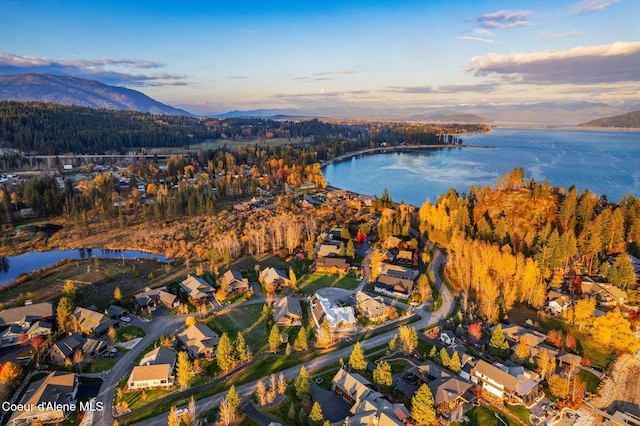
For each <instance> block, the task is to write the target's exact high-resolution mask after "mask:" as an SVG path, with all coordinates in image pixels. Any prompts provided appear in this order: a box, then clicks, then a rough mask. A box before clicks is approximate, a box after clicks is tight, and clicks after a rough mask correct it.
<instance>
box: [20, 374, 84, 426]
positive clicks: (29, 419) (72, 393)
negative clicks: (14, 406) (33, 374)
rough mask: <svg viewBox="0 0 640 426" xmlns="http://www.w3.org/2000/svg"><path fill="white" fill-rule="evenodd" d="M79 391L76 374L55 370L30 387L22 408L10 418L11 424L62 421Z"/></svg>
mask: <svg viewBox="0 0 640 426" xmlns="http://www.w3.org/2000/svg"><path fill="white" fill-rule="evenodd" d="M77 393H78V378H77V376H76V375H75V374H72V373H63V372H61V371H54V372H52V373H49V375H47V377H45V378H43V379H41V380H38V381H36V382H34V383H33V384H31V385H30V386H29V389H28V390H27V391H26V393H25V396H24V397H23V399H22V401H21V402H20V405H18V407H19V408H20V409H19V410H17V411H15V412H14V413H13V414H12V415H11V418H10V419H9V423H8V424H9V425H14V426H17V425H30V424H31V423H33V422H34V421H36V420H39V421H41V422H42V423H60V422H62V421H64V420H65V419H66V418H67V417H68V416H69V415H70V414H71V413H72V412H73V411H74V410H72V409H71V408H72V406H73V405H75V404H76V395H77Z"/></svg>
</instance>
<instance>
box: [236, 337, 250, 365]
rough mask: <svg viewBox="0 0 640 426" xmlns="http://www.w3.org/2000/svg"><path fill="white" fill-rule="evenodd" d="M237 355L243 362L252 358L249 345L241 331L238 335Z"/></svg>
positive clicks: (239, 360)
mask: <svg viewBox="0 0 640 426" xmlns="http://www.w3.org/2000/svg"><path fill="white" fill-rule="evenodd" d="M236 356H237V358H238V362H240V363H241V364H244V363H247V362H249V360H250V359H251V354H250V350H249V347H248V346H247V342H246V341H245V340H244V335H243V334H242V332H240V331H238V337H236Z"/></svg>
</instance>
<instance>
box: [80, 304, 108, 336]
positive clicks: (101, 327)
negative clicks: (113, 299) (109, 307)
mask: <svg viewBox="0 0 640 426" xmlns="http://www.w3.org/2000/svg"><path fill="white" fill-rule="evenodd" d="M71 317H72V321H73V326H74V327H76V329H77V330H78V331H80V332H81V333H84V334H94V335H96V336H100V335H102V334H104V333H106V332H107V330H108V329H109V327H111V326H113V325H115V324H117V321H115V320H112V319H110V318H109V317H108V316H107V315H105V314H103V313H101V312H96V311H94V310H91V309H87V308H83V307H80V306H78V307H77V308H76V309H75V311H73V313H72V314H71Z"/></svg>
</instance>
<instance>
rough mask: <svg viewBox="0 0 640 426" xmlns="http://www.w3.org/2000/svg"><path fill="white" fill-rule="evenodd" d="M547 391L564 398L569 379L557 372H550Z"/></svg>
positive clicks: (567, 390) (567, 389)
mask: <svg viewBox="0 0 640 426" xmlns="http://www.w3.org/2000/svg"><path fill="white" fill-rule="evenodd" d="M547 384H548V385H549V391H550V392H551V394H552V395H554V396H555V397H557V398H560V399H565V398H566V397H567V395H568V394H569V379H566V378H564V377H562V376H561V375H559V374H552V375H551V376H549V379H548V380H547Z"/></svg>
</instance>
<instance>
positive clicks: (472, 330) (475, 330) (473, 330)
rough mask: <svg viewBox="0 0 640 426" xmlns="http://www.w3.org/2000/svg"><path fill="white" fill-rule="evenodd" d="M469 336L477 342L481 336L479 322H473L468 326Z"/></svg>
mask: <svg viewBox="0 0 640 426" xmlns="http://www.w3.org/2000/svg"><path fill="white" fill-rule="evenodd" d="M469 336H471V337H473V339H474V340H475V341H476V342H477V341H479V340H480V339H481V338H482V326H481V325H480V323H479V322H474V323H473V324H471V325H470V326H469Z"/></svg>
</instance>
